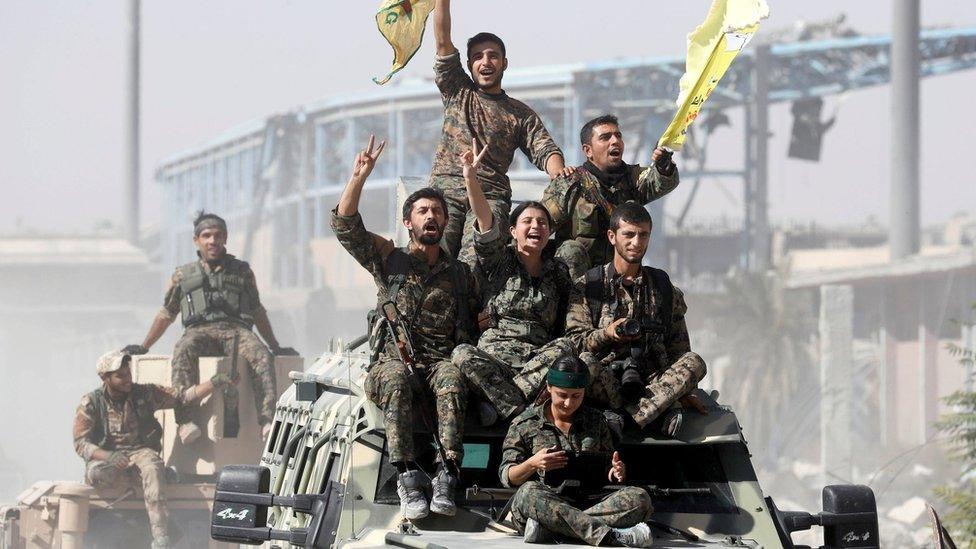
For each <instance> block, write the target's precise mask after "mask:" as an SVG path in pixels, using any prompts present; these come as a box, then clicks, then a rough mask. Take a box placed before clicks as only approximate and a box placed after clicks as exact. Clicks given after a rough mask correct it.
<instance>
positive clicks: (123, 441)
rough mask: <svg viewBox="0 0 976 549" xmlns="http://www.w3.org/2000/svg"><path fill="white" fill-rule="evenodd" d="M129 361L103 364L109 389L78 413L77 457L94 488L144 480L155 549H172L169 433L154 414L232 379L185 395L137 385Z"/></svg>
mask: <svg viewBox="0 0 976 549" xmlns="http://www.w3.org/2000/svg"><path fill="white" fill-rule="evenodd" d="M129 361H130V357H129V355H127V354H124V353H122V352H121V351H113V352H111V353H107V354H105V355H103V356H102V357H101V358H100V359H99V361H98V365H97V371H98V375H99V377H101V378H102V381H103V384H102V387H99V388H98V389H95V390H94V391H92V392H91V393H88V394H87V395H85V396H83V397H82V398H81V404H79V405H78V410H77V411H76V412H75V423H74V429H73V435H74V445H75V451H76V452H77V453H78V455H79V456H81V458H82V459H84V460H85V481H86V482H88V483H89V484H91V485H92V486H115V485H118V484H120V483H122V482H123V481H124V480H125V479H126V477H127V476H130V475H132V476H136V477H137V478H138V477H141V479H142V491H143V496H144V498H145V500H146V511H147V512H148V514H149V525H150V528H151V530H152V536H153V549H162V548H168V547H169V546H170V543H169V535H168V533H167V521H168V513H167V510H166V500H165V498H164V496H163V491H162V484H163V469H164V467H163V461H162V459H160V457H159V452H160V450H161V449H162V434H163V429H162V427H161V426H160V425H159V422H157V421H156V418H155V417H153V414H154V413H155V412H156V411H157V410H163V409H166V408H174V407H179V406H182V405H185V404H189V403H191V402H194V401H196V400H199V399H201V398H204V397H205V396H207V395H209V394H210V393H211V392H213V390H214V389H215V388H218V387H222V386H224V385H226V384H227V383H229V382H230V378H229V377H228V376H227V375H226V374H217V375H215V376H213V377H212V378H210V380H208V381H205V382H203V383H201V384H199V385H196V386H194V387H190V388H188V389H186V390H185V391H180V390H178V389H176V388H174V387H163V386H161V385H140V384H133V383H132V372H131V370H130V368H129Z"/></svg>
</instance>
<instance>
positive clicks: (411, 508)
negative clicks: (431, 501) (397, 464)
mask: <svg viewBox="0 0 976 549" xmlns="http://www.w3.org/2000/svg"><path fill="white" fill-rule="evenodd" d="M426 486H427V479H426V475H424V473H423V471H417V470H413V471H407V472H406V473H400V475H399V476H398V477H397V495H398V496H400V514H402V515H403V518H405V519H407V520H417V519H422V518H424V517H426V516H427V514H428V513H429V512H430V508H429V507H428V506H427V496H426V495H424V488H425V487H426Z"/></svg>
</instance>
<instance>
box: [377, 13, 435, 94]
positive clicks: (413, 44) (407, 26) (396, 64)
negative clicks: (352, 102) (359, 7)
mask: <svg viewBox="0 0 976 549" xmlns="http://www.w3.org/2000/svg"><path fill="white" fill-rule="evenodd" d="M432 11H434V0H383V3H381V4H380V11H378V12H376V27H377V28H379V29H380V34H382V35H383V38H386V41H387V42H389V43H390V45H391V46H393V68H391V69H390V72H389V74H387V75H386V76H384V77H383V78H374V79H373V82H376V83H377V84H386V83H387V82H389V81H390V78H393V75H394V74H396V73H398V72H400V70H401V69H403V67H406V66H407V63H409V62H410V58H411V57H413V54H415V53H417V50H418V49H420V44H421V42H423V39H424V28H425V27H426V26H427V17H428V16H430V12H432Z"/></svg>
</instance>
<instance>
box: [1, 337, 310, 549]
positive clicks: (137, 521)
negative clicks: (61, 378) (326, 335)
mask: <svg viewBox="0 0 976 549" xmlns="http://www.w3.org/2000/svg"><path fill="white" fill-rule="evenodd" d="M302 364H303V363H302V359H301V358H298V357H277V358H276V360H275V375H276V378H277V382H278V387H279V390H282V389H284V388H286V387H288V385H289V384H290V383H291V380H290V379H289V378H288V372H289V371H292V370H301V369H302V367H303V366H302ZM230 368H231V360H230V359H228V358H224V357H207V358H201V359H200V374H201V378H203V379H207V378H208V377H210V376H212V375H213V374H214V373H216V372H218V371H224V372H226V371H229V369H230ZM92 377H93V379H94V380H95V382H97V378H95V377H94V376H92ZM132 377H133V381H135V382H136V383H157V384H160V385H169V380H170V358H169V357H168V356H163V355H143V356H135V357H132ZM93 385H94V383H93ZM238 387H239V390H240V406H239V408H238V413H239V415H238V419H239V423H240V429H239V431H238V432H237V434H236V436H234V437H231V436H225V432H224V425H225V419H227V416H226V415H225V412H224V406H223V395H222V393H221V392H219V391H218V392H216V393H214V394H213V395H211V396H209V397H207V398H206V399H204V400H203V401H201V403H200V406H198V407H197V408H195V409H194V410H195V411H194V413H195V420H196V422H197V423H198V424H199V425H201V427H202V429H203V432H204V435H203V436H201V437H200V438H199V439H198V440H196V441H194V442H193V443H191V444H188V445H184V444H182V443H181V442H180V440H179V437H177V435H176V422H175V420H174V418H173V411H172V410H161V411H159V412H157V413H156V419H157V420H159V423H160V425H162V427H163V439H162V442H163V449H162V458H163V462H164V463H165V464H166V466H167V479H166V484H165V485H164V486H163V491H164V493H165V496H166V499H167V502H168V507H169V510H170V523H171V528H170V531H171V535H172V541H173V542H174V547H175V548H178V549H190V548H193V549H196V548H200V547H209V548H211V549H219V548H228V547H231V545H229V544H226V543H221V542H217V541H212V540H210V539H209V535H208V528H209V517H210V510H211V504H212V501H213V494H214V480H215V478H216V474H217V472H218V471H219V470H220V468H221V467H222V466H224V465H227V464H230V463H241V462H249V461H250V462H256V461H257V460H258V459H259V456H260V453H261V450H260V448H261V433H260V430H259V428H258V425H257V412H256V410H255V408H254V399H253V397H252V393H251V389H250V385H249V383H247V382H246V381H242V382H241V383H239V384H238ZM92 388H94V387H89V388H87V389H92ZM82 394H83V391H82V390H79V393H78V398H79V399H80V398H81V396H82ZM70 421H71V418H65V422H67V424H69V425H70ZM227 434H228V435H229V433H227ZM62 435H63V436H64V439H65V444H64V446H65V451H71V450H70V448H71V442H70V434H69V433H68V432H64V433H62ZM78 463H79V467H78V469H79V472H80V471H81V470H82V467H81V460H80V459H79V462H78ZM79 476H80V475H79ZM151 541H152V537H151V536H150V532H149V523H148V518H147V515H146V506H145V503H144V500H143V497H142V487H141V483H140V482H139V479H138V477H137V476H134V475H133V477H132V478H131V479H130V481H129V482H128V483H125V484H123V485H120V486H118V487H113V488H93V487H91V486H89V485H87V484H84V483H82V482H81V481H80V480H78V481H41V482H37V483H35V484H34V485H33V486H31V487H30V488H28V489H27V490H25V491H24V492H22V493H21V494H20V496H19V497H18V498H17V501H16V503H14V504H12V505H9V506H3V507H0V549H41V548H49V547H55V548H61V549H81V548H89V549H96V548H100V549H139V548H148V547H149V544H150V542H151Z"/></svg>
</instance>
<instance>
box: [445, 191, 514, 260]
mask: <svg viewBox="0 0 976 549" xmlns="http://www.w3.org/2000/svg"><path fill="white" fill-rule="evenodd" d="M430 186H431V187H434V188H435V189H438V190H440V191H441V192H443V193H444V197H445V198H446V199H447V206H448V212H447V227H445V228H444V236H443V238H442V239H441V247H442V248H444V249H445V250H447V252H448V253H449V254H450V255H451V257H456V258H458V259H459V260H461V261H463V262H464V263H467V264H468V265H474V263H475V259H476V258H475V254H474V222H475V218H474V212H472V211H471V206H470V205H469V204H468V194H467V190H466V187H465V185H464V180H463V179H461V178H458V177H449V176H437V177H431V178H430ZM487 198H488V206H489V207H491V211H492V213H493V214H494V215H495V219H496V220H497V222H498V224H499V225H500V227H501V228H502V229H503V230H502V238H505V239H507V238H508V231H507V230H504V229H505V228H506V227H507V226H508V213H509V211H511V208H512V203H511V200H504V199H502V198H496V197H487ZM487 229H488V227H481V230H483V231H484V230H487Z"/></svg>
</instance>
